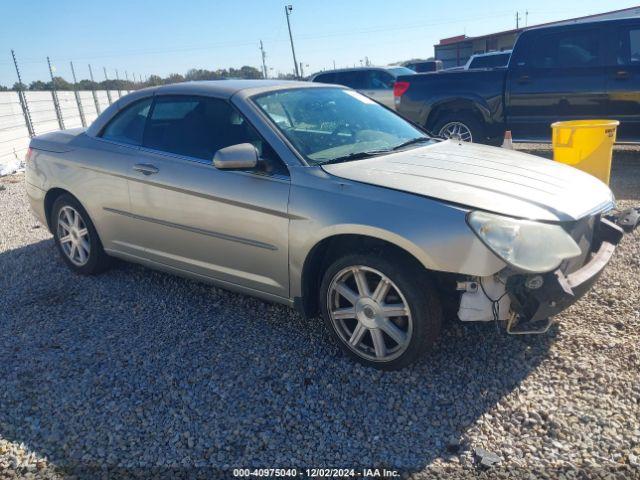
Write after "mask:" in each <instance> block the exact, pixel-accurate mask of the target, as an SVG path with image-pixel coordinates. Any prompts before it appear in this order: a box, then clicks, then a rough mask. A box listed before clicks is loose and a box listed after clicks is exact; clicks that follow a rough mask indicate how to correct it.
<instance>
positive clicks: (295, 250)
mask: <svg viewBox="0 0 640 480" xmlns="http://www.w3.org/2000/svg"><path fill="white" fill-rule="evenodd" d="M289 209H290V210H289V214H290V218H291V223H290V232H289V238H290V240H289V242H290V276H291V297H292V298H296V297H300V296H301V292H302V271H303V267H304V262H305V260H306V258H307V256H308V255H309V254H310V252H312V250H313V248H314V246H316V245H317V244H319V243H320V242H321V241H323V240H325V239H327V238H330V237H333V236H337V235H362V236H365V237H372V238H377V239H380V240H384V241H386V242H389V243H391V244H393V245H395V246H397V247H399V248H401V249H403V250H404V251H406V252H408V253H409V254H411V255H413V256H414V257H415V258H416V259H417V260H418V261H419V262H420V263H421V264H422V265H423V266H424V267H425V268H426V269H429V270H433V271H438V272H451V273H459V274H465V275H474V276H487V275H492V274H494V273H496V272H498V271H500V270H501V269H502V268H504V267H505V263H504V262H503V261H502V260H500V259H499V258H498V257H497V256H495V255H494V254H493V253H492V252H491V251H490V250H489V249H488V248H487V247H486V246H485V245H484V244H483V243H482V242H481V241H480V240H479V239H478V238H477V236H476V235H474V234H473V232H472V231H471V229H470V228H469V227H468V226H467V224H466V221H465V216H466V214H467V213H468V210H467V209H465V208H461V207H458V206H454V205H449V204H445V203H443V202H440V201H438V200H434V199H430V198H426V197H421V196H418V195H413V194H408V193H404V192H399V191H396V190H391V189H387V188H382V187H376V186H372V185H368V184H363V183H359V182H353V181H349V180H344V179H341V178H338V177H335V176H332V175H329V174H328V173H326V172H324V170H322V169H321V168H320V167H299V168H294V169H292V188H291V196H290V207H289Z"/></svg>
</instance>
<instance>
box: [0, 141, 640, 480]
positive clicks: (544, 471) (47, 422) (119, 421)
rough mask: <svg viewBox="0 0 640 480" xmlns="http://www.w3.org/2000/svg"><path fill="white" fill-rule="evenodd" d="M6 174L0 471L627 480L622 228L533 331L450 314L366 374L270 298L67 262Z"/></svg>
mask: <svg viewBox="0 0 640 480" xmlns="http://www.w3.org/2000/svg"><path fill="white" fill-rule="evenodd" d="M521 148H522V147H521ZM524 148H526V149H528V150H531V151H533V152H534V153H540V154H546V150H545V148H546V147H540V146H535V145H534V146H532V145H528V146H524ZM615 155H616V157H615V160H616V161H615V164H614V172H613V174H614V179H613V188H614V190H615V192H616V194H617V196H618V199H619V200H620V204H621V206H626V205H634V204H639V203H640V158H639V156H638V153H637V152H636V151H628V150H620V151H616V154H615ZM22 182H23V178H22V176H21V175H14V176H10V177H4V178H0V272H1V274H0V292H1V294H0V479H4V478H12V477H14V476H15V477H23V476H27V475H33V476H35V477H39V478H45V477H46V478H67V477H69V476H74V475H77V476H81V477H87V478H97V477H98V476H99V475H103V476H104V477H105V478H106V477H109V478H112V477H115V476H133V475H139V476H149V475H150V474H152V473H154V474H158V475H163V474H164V475H166V476H167V477H174V476H176V475H178V474H184V475H186V476H189V475H196V474H200V475H203V476H207V477H210V478H219V477H222V476H224V475H228V470H227V473H226V474H225V473H222V472H223V469H224V470H226V469H228V468H230V467H297V468H306V467H367V468H372V467H380V468H382V467H387V468H392V469H398V470H400V471H402V472H404V473H405V475H404V476H405V477H406V476H409V475H410V476H411V477H412V478H434V477H441V478H469V477H476V476H479V477H483V478H516V477H517V478H520V477H522V476H524V475H525V474H527V475H528V474H531V475H533V476H534V477H535V478H559V476H560V475H561V474H564V475H565V476H566V478H597V477H602V478H604V477H605V475H611V477H607V478H631V477H635V478H640V382H639V380H640V378H639V376H640V375H639V372H640V351H639V340H640V334H639V332H640V311H639V308H640V293H639V292H640V275H639V272H640V243H639V239H640V234H639V233H636V234H635V235H634V236H633V237H627V238H625V240H624V241H623V243H622V245H621V246H620V248H619V249H618V251H617V253H616V256H615V258H614V260H613V262H612V264H611V265H610V266H609V268H608V269H607V270H606V273H605V274H604V275H603V276H602V277H601V279H600V281H599V283H598V284H597V286H596V287H595V289H594V290H593V291H592V292H590V293H589V294H588V295H587V296H586V297H585V298H584V299H582V300H581V301H580V302H579V303H578V304H576V305H574V306H573V307H572V308H571V309H569V310H568V311H567V312H565V313H564V314H562V315H561V316H560V317H559V324H557V325H556V326H554V327H553V328H552V329H551V331H550V332H549V334H547V335H543V336H527V337H517V336H508V335H505V334H504V333H501V332H497V331H496V329H495V326H494V325H493V324H467V325H462V324H460V323H456V322H451V324H450V325H449V326H448V327H447V328H446V329H445V331H444V333H443V338H442V340H441V342H440V343H439V346H438V347H437V348H436V349H435V351H434V352H433V353H431V354H429V355H427V356H426V357H425V358H424V359H423V361H422V362H420V363H419V364H417V365H415V366H412V367H411V368H408V369H406V370H403V371H400V372H379V371H375V370H371V369H367V368H364V367H361V366H359V365H358V364H356V363H353V362H351V361H350V360H348V359H347V358H345V357H344V356H343V355H342V354H340V353H339V351H338V349H337V347H335V346H334V345H333V343H332V342H331V339H330V337H329V335H328V333H327V332H325V330H324V328H323V326H322V324H321V323H320V322H319V321H317V320H305V319H303V318H302V317H301V316H299V315H298V314H297V313H295V312H294V311H292V310H289V309H287V308H285V307H281V306H277V305H271V304H268V303H264V302H262V301H260V300H256V299H254V298H250V297H246V296H242V295H237V294H234V293H230V292H227V291H224V290H221V289H217V288H214V287H211V286H208V285H204V284H200V283H196V282H193V281H189V280H184V279H181V278H177V277H174V276H170V275H165V274H162V273H157V272H153V271H151V270H147V269H145V268H142V267H139V266H135V265H130V264H124V263H119V264H117V265H116V267H115V268H113V269H112V270H110V271H109V272H107V273H106V274H104V275H101V276H99V277H89V278H86V277H80V276H77V275H74V274H72V273H71V272H70V271H69V270H68V269H67V268H65V266H64V265H63V263H62V261H61V260H60V259H59V258H58V255H57V252H56V251H55V249H54V245H53V241H52V239H51V235H50V234H49V233H48V232H47V231H46V229H45V228H44V227H42V226H38V225H37V224H36V222H35V220H34V219H33V217H32V216H31V215H30V213H29V210H28V207H27V202H26V198H25V195H24V192H23V185H22ZM2 187H4V189H3V188H2ZM481 449H484V450H486V452H483V451H482V450H481ZM490 454H495V456H496V457H497V458H495V459H494V460H498V463H496V464H495V465H493V466H492V467H489V468H488V469H484V468H483V467H482V466H480V465H479V460H480V457H482V456H484V457H485V461H490V460H491V455H490ZM489 463H490V462H489Z"/></svg>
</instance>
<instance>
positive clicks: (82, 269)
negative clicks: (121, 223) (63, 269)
mask: <svg viewBox="0 0 640 480" xmlns="http://www.w3.org/2000/svg"><path fill="white" fill-rule="evenodd" d="M50 224H51V225H52V226H53V235H54V239H55V242H56V245H57V246H58V250H59V251H60V255H62V259H63V260H64V262H65V263H66V264H67V266H68V267H69V268H71V270H73V271H74V272H76V273H79V274H81V275H93V274H97V273H101V272H103V271H104V270H106V269H107V268H108V266H109V264H110V260H111V259H110V258H109V256H107V254H106V253H105V251H104V249H103V248H102V242H100V238H99V237H98V232H96V229H95V227H94V226H93V222H92V221H91V219H90V218H89V214H88V213H87V212H86V210H85V209H84V208H83V207H82V205H80V202H78V201H77V200H76V199H75V198H74V197H72V196H71V195H69V194H64V195H60V196H59V197H58V198H57V199H56V201H55V202H54V204H53V208H52V209H51V219H50Z"/></svg>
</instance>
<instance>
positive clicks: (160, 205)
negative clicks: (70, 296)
mask: <svg viewBox="0 0 640 480" xmlns="http://www.w3.org/2000/svg"><path fill="white" fill-rule="evenodd" d="M245 142H250V143H253V144H254V145H255V146H256V147H257V148H258V150H259V151H260V153H261V157H262V158H263V159H264V161H265V165H268V167H267V168H266V169H265V170H264V171H261V172H247V171H228V170H227V171H223V170H218V169H216V168H215V167H214V166H213V165H212V158H213V155H214V153H215V152H216V151H217V150H218V149H220V148H224V147H227V146H230V145H235V144H239V143H245ZM141 151H142V153H143V154H144V157H145V158H144V159H142V160H139V161H138V162H137V163H136V164H134V165H131V169H132V171H133V176H132V177H131V179H130V187H129V191H130V195H131V205H132V216H133V217H134V218H135V219H136V220H137V222H138V235H139V238H138V242H137V243H138V244H140V245H141V246H142V247H143V250H142V251H141V252H140V256H143V257H144V258H146V259H148V260H151V261H153V262H155V263H156V264H160V265H167V266H169V267H172V268H175V269H180V270H183V271H186V272H191V273H195V274H197V275H202V276H204V277H208V278H213V279H216V280H218V281H221V282H225V283H227V284H229V285H230V286H233V285H238V286H241V287H244V288H247V289H251V290H254V291H259V292H265V293H268V294H272V295H276V296H278V297H282V298H288V294H289V276H288V227H289V220H288V213H287V210H288V198H289V186H290V182H289V177H288V171H287V169H286V166H284V164H282V163H278V162H280V160H279V158H277V156H276V154H275V152H274V151H273V150H272V149H271V148H270V146H269V145H268V144H267V143H266V142H264V141H263V140H262V139H261V137H260V136H259V135H258V134H257V133H256V132H255V130H254V129H253V128H252V127H251V125H249V124H248V121H247V120H246V119H245V118H244V117H243V116H242V115H241V114H240V113H239V112H237V110H235V108H234V107H233V106H231V105H230V104H229V103H228V102H227V101H226V100H223V99H217V98H211V97H197V96H186V95H165V96H157V97H156V99H155V101H154V104H153V106H152V108H151V112H150V114H149V119H148V121H147V125H146V128H145V134H144V140H143V146H142V148H141Z"/></svg>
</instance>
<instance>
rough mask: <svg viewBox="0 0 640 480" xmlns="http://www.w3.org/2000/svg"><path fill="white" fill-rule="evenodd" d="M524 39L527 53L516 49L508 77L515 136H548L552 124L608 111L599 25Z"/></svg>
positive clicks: (509, 121)
mask: <svg viewBox="0 0 640 480" xmlns="http://www.w3.org/2000/svg"><path fill="white" fill-rule="evenodd" d="M527 39H528V42H527V47H528V48H527V47H525V50H528V51H524V52H523V51H519V52H517V54H518V56H517V57H515V58H513V59H512V61H511V64H510V66H509V70H508V78H507V95H506V98H505V101H506V104H507V124H508V126H509V128H510V129H511V130H512V132H513V135H514V137H515V138H517V139H544V140H548V139H550V137H551V124H552V123H553V122H557V121H561V120H574V119H587V118H600V117H602V116H604V115H606V113H607V107H606V105H607V95H606V81H605V67H604V61H603V56H604V43H605V42H604V32H603V30H602V28H600V27H593V26H589V27H584V28H575V27H574V28H570V29H565V30H561V31H556V32H548V33H544V32H540V33H537V34H530V36H529V37H527ZM521 50H522V49H521Z"/></svg>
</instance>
